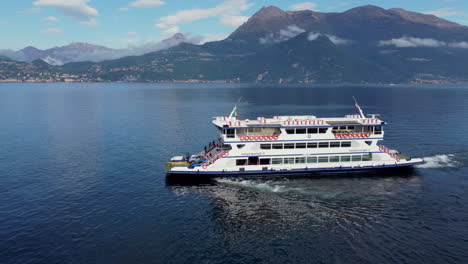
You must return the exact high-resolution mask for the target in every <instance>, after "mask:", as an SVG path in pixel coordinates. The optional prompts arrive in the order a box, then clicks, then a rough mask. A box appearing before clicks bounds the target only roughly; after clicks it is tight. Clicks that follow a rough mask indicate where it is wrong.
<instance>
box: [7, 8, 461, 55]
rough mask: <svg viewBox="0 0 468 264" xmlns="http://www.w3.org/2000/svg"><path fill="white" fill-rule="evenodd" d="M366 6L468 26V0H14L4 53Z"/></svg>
mask: <svg viewBox="0 0 468 264" xmlns="http://www.w3.org/2000/svg"><path fill="white" fill-rule="evenodd" d="M366 4H372V5H377V6H380V7H383V8H393V7H400V8H404V9H407V10H410V11H416V12H422V13H432V14H435V15H438V16H440V17H443V18H445V19H447V20H451V21H454V22H457V23H460V24H463V25H468V0H315V1H304V0H298V1H296V0H15V1H4V2H3V5H2V9H1V10H0V34H1V36H2V41H1V43H0V49H14V50H17V49H21V48H23V47H26V46H29V45H31V46H35V47H37V48H41V49H45V48H51V47H54V46H62V45H66V44H69V43H71V42H88V43H92V44H99V45H104V46H108V47H113V48H124V47H128V46H135V45H141V44H144V43H148V42H154V41H159V40H161V39H164V38H167V37H169V36H171V35H172V34H173V33H176V32H181V33H184V34H188V35H190V36H193V37H198V38H201V39H203V40H205V41H208V40H217V39H221V38H224V37H226V36H227V35H229V33H231V32H232V31H233V30H235V29H236V27H237V26H238V25H239V24H240V23H242V22H243V21H245V20H246V19H248V17H249V16H251V15H252V14H253V13H255V12H256V11H257V10H258V9H260V8H261V7H262V6H268V5H274V6H277V7H279V8H281V9H283V10H295V9H304V8H306V9H311V10H314V11H319V12H342V11H345V10H348V9H350V8H353V7H356V6H361V5H366Z"/></svg>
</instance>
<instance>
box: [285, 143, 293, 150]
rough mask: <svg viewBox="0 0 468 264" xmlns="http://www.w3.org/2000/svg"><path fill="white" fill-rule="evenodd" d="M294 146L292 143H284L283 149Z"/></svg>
mask: <svg viewBox="0 0 468 264" xmlns="http://www.w3.org/2000/svg"><path fill="white" fill-rule="evenodd" d="M293 148H294V143H286V144H284V149H293Z"/></svg>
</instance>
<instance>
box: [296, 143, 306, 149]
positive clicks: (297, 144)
mask: <svg viewBox="0 0 468 264" xmlns="http://www.w3.org/2000/svg"><path fill="white" fill-rule="evenodd" d="M296 148H298V149H303V148H306V143H296Z"/></svg>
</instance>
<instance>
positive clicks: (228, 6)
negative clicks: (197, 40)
mask: <svg viewBox="0 0 468 264" xmlns="http://www.w3.org/2000/svg"><path fill="white" fill-rule="evenodd" d="M251 6H252V4H250V3H248V0H226V1H224V2H222V3H220V4H219V5H217V6H215V7H212V8H205V9H202V8H195V9H185V10H180V11H177V12H175V13H174V14H172V15H169V16H165V17H162V18H160V19H159V21H158V23H156V24H155V27H157V28H159V29H162V30H164V32H165V33H167V34H173V33H174V32H178V31H179V27H178V26H179V25H181V24H187V23H190V22H193V21H197V20H201V19H206V18H210V17H221V19H220V23H221V24H224V25H229V26H232V25H234V24H235V23H239V21H242V20H244V19H245V18H244V17H241V16H240V12H242V11H244V10H247V9H249V8H250V7H251ZM229 18H231V19H233V21H231V22H229V21H228V20H229ZM234 20H235V21H234Z"/></svg>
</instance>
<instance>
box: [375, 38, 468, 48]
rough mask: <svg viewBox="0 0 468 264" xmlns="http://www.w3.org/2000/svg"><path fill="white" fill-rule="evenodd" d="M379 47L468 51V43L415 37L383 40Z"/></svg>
mask: <svg viewBox="0 0 468 264" xmlns="http://www.w3.org/2000/svg"><path fill="white" fill-rule="evenodd" d="M378 45H379V46H395V47H397V48H415V47H427V48H440V47H451V48H460V49H468V42H466V41H461V42H446V41H441V40H437V39H431V38H415V37H402V38H398V39H390V40H381V41H379V43H378Z"/></svg>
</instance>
